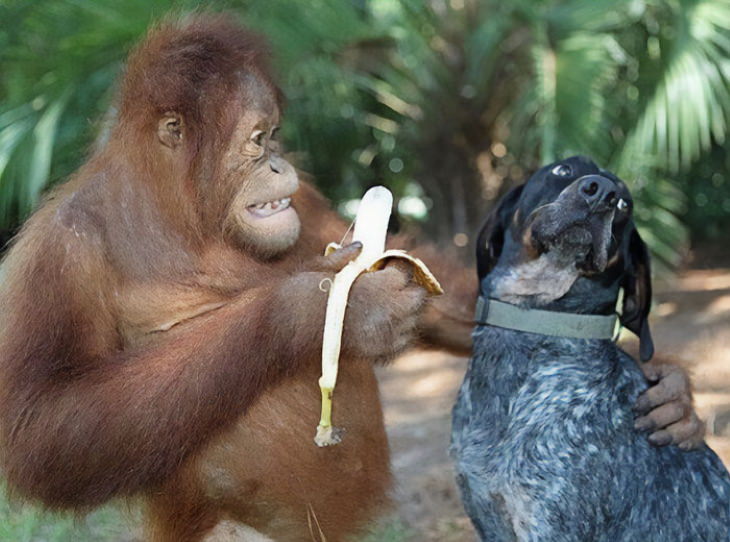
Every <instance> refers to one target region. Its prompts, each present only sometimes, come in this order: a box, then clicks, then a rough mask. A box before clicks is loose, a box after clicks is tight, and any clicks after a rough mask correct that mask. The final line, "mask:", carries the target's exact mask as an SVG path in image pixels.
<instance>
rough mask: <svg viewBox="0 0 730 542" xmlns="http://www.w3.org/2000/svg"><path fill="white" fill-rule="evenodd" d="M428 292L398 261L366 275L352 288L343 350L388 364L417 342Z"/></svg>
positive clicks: (359, 278)
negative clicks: (420, 320)
mask: <svg viewBox="0 0 730 542" xmlns="http://www.w3.org/2000/svg"><path fill="white" fill-rule="evenodd" d="M425 298H426V290H425V289H424V288H422V287H421V286H418V285H417V284H415V283H414V282H413V281H412V280H411V273H410V270H409V267H408V265H399V263H398V262H396V263H394V264H391V265H388V266H387V267H386V268H385V269H383V270H382V271H375V272H372V273H364V274H362V275H360V277H358V279H357V280H356V281H355V283H354V284H353V286H352V290H351V292H350V299H349V301H348V304H347V311H346V312H345V327H344V331H343V336H342V347H343V351H345V352H347V353H348V354H350V355H353V356H358V357H365V358H368V359H372V360H374V361H386V360H387V359H389V358H391V357H392V356H394V355H396V354H397V353H399V352H401V351H403V350H405V349H406V348H407V347H408V346H410V344H411V343H412V342H413V339H414V338H415V333H416V324H417V322H418V318H419V315H420V309H421V307H422V306H423V302H424V299H425Z"/></svg>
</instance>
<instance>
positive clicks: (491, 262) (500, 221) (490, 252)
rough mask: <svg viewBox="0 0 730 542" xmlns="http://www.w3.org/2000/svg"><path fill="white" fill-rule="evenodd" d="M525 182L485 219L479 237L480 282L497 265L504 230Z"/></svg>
mask: <svg viewBox="0 0 730 542" xmlns="http://www.w3.org/2000/svg"><path fill="white" fill-rule="evenodd" d="M524 187H525V185H524V184H522V185H520V186H517V187H515V188H513V189H512V190H510V191H509V192H507V193H506V194H505V195H504V196H502V198H501V199H500V200H499V202H498V203H497V204H496V205H495V206H494V208H493V209H492V212H490V213H489V216H487V219H486V220H485V221H484V225H483V226H482V229H481V231H480V232H479V236H478V237H477V273H478V275H479V282H481V280H482V279H483V278H484V277H485V276H486V275H487V273H489V272H490V271H491V270H492V268H493V267H494V266H495V265H496V263H497V260H498V259H499V255H500V254H502V247H503V246H504V232H505V231H506V230H507V227H508V226H509V222H510V220H512V215H513V214H514V210H515V206H516V205H517V200H519V199H520V194H522V189H523V188H524Z"/></svg>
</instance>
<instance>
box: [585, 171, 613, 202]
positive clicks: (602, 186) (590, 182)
mask: <svg viewBox="0 0 730 542" xmlns="http://www.w3.org/2000/svg"><path fill="white" fill-rule="evenodd" d="M578 190H579V191H580V193H581V195H582V196H583V199H585V200H586V203H588V205H590V206H591V207H596V206H597V205H599V204H601V203H604V204H606V205H608V206H609V207H614V206H615V205H616V203H617V202H618V198H617V197H616V190H617V187H616V185H615V184H614V182H613V181H612V180H611V179H607V178H606V177H602V176H600V175H586V176H585V177H582V178H581V179H578Z"/></svg>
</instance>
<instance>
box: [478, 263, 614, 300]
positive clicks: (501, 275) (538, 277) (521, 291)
mask: <svg viewBox="0 0 730 542" xmlns="http://www.w3.org/2000/svg"><path fill="white" fill-rule="evenodd" d="M620 278H621V277H620V273H618V272H616V273H612V272H610V271H608V272H605V273H602V274H601V275H598V276H585V275H582V274H581V272H580V271H579V270H578V269H576V268H575V267H574V266H570V265H566V264H565V263H564V262H561V261H559V260H558V259H555V258H554V257H551V255H550V254H549V253H547V254H543V255H541V256H540V257H539V258H536V259H534V260H531V261H528V262H523V263H518V264H514V263H509V262H504V263H502V262H500V264H498V265H497V267H495V268H494V269H493V270H492V272H491V273H489V275H487V276H486V277H485V278H484V280H483V281H482V284H481V292H480V293H481V295H482V296H483V297H485V298H489V299H496V300H498V301H503V302H505V303H510V304H512V305H517V306H519V307H523V308H536V309H542V310H547V311H556V312H567V313H575V314H613V313H614V312H615V310H616V301H617V298H618V293H619V287H620V286H619V284H620Z"/></svg>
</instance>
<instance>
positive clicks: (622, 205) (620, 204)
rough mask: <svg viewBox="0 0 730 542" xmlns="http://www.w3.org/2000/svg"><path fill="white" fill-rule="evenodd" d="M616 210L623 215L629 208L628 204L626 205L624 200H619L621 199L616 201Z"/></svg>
mask: <svg viewBox="0 0 730 542" xmlns="http://www.w3.org/2000/svg"><path fill="white" fill-rule="evenodd" d="M616 208H617V209H618V210H619V211H621V212H624V213H625V212H626V211H627V210H628V208H629V204H628V202H627V201H626V200H625V199H623V198H621V199H619V200H618V203H617V204H616Z"/></svg>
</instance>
